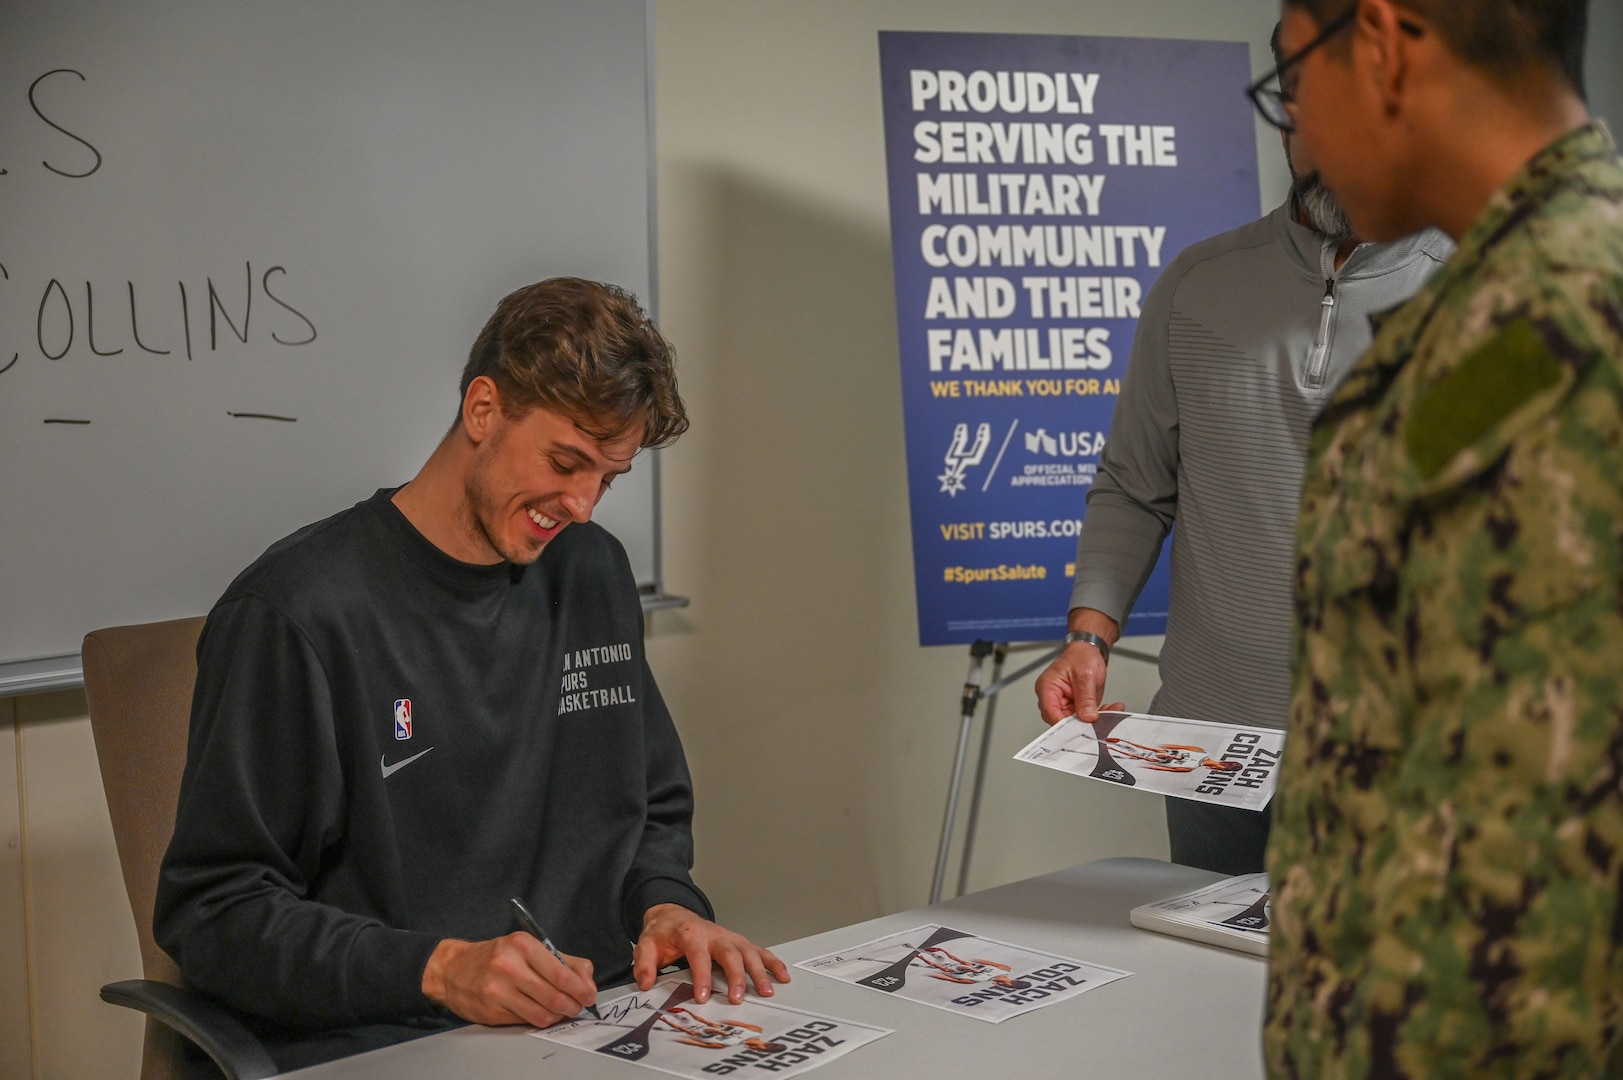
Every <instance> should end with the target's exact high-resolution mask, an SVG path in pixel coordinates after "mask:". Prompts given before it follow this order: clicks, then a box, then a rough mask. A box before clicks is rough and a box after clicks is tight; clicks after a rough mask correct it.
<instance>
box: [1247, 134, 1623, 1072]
mask: <svg viewBox="0 0 1623 1080" xmlns="http://www.w3.org/2000/svg"><path fill="white" fill-rule="evenodd" d="M1296 570H1297V582H1296V597H1297V614H1298V620H1299V622H1298V628H1297V637H1296V644H1295V657H1294V663H1295V668H1294V676H1295V677H1294V690H1293V696H1292V703H1291V712H1290V722H1289V728H1288V730H1289V735H1288V737H1287V740H1286V745H1285V759H1284V762H1283V764H1282V766H1281V776H1280V785H1279V792H1278V794H1277V795H1276V797H1275V800H1274V831H1273V839H1272V842H1271V844H1270V846H1269V852H1268V870H1269V872H1270V874H1271V875H1272V880H1273V882H1274V928H1273V941H1272V944H1271V949H1272V956H1271V957H1270V969H1269V986H1268V1020H1267V1026H1266V1030H1265V1035H1264V1044H1265V1052H1266V1058H1267V1062H1268V1067H1269V1071H1270V1073H1271V1074H1272V1075H1274V1076H1281V1077H1311V1078H1315V1080H1335V1078H1340V1077H1428V1078H1430V1077H1453V1076H1472V1077H1477V1076H1483V1077H1578V1076H1583V1077H1593V1076H1623V1034H1620V1033H1623V905H1620V892H1623V163H1620V162H1619V160H1618V157H1617V149H1616V147H1615V146H1614V145H1613V143H1612V141H1611V138H1610V137H1609V135H1608V134H1607V132H1606V129H1605V128H1604V127H1603V126H1601V125H1600V124H1598V123H1597V124H1591V125H1589V126H1587V127H1584V128H1581V129H1579V130H1577V131H1575V132H1572V133H1570V134H1568V135H1566V136H1564V137H1563V138H1562V139H1560V140H1558V141H1557V142H1555V143H1554V144H1552V145H1551V146H1550V147H1548V148H1547V149H1546V150H1544V151H1543V152H1542V153H1541V154H1539V155H1538V156H1537V157H1535V158H1534V159H1533V160H1532V161H1531V162H1529V163H1528V165H1527V166H1526V167H1525V168H1524V169H1523V170H1522V171H1521V172H1520V173H1519V174H1518V175H1517V176H1516V177H1515V178H1514V179H1513V180H1512V181H1511V182H1510V183H1509V184H1508V185H1507V186H1506V187H1505V188H1503V189H1501V190H1500V191H1499V192H1498V193H1496V194H1495V195H1494V197H1493V198H1492V200H1491V201H1490V203H1489V205H1488V206H1487V208H1486V209H1485V210H1484V212H1483V214H1482V216H1481V217H1480V218H1479V219H1478V220H1477V222H1476V223H1475V224H1474V225H1473V226H1472V228H1471V229H1470V230H1469V231H1468V232H1467V234H1466V235H1465V237H1463V238H1462V242H1461V244H1460V247H1459V250H1458V252H1457V253H1456V255H1455V256H1454V258H1453V260H1452V261H1451V262H1450V263H1449V264H1448V265H1447V266H1446V267H1444V269H1443V270H1442V272H1441V273H1439V274H1438V275H1437V276H1436V277H1435V278H1433V279H1432V281H1431V282H1430V283H1429V284H1428V285H1427V286H1426V288H1425V289H1423V290H1422V291H1421V292H1420V293H1419V294H1418V295H1417V296H1416V297H1415V298H1414V299H1413V300H1412V301H1410V302H1409V303H1408V304H1406V305H1404V306H1403V307H1401V308H1399V309H1397V310H1396V311H1395V312H1393V313H1391V314H1390V315H1389V316H1387V317H1386V318H1384V319H1383V320H1382V321H1381V325H1380V327H1379V330H1378V333H1377V335H1376V338H1375V341H1374V343H1373V344H1372V345H1371V347H1370V350H1369V352H1368V353H1366V354H1365V355H1364V356H1363V357H1362V358H1361V359H1360V360H1359V361H1358V363H1357V365H1355V367H1354V368H1353V370H1352V372H1351V374H1350V375H1349V377H1348V379H1347V381H1346V382H1345V383H1343V385H1342V387H1341V388H1340V390H1339V391H1338V393H1337V394H1336V396H1335V398H1334V399H1333V400H1332V402H1331V404H1330V405H1329V406H1328V408H1327V409H1326V411H1325V413H1324V414H1323V416H1322V417H1321V419H1320V422H1319V426H1318V428H1317V429H1316V431H1315V433H1314V438H1313V443H1312V449H1311V455H1310V459H1309V464H1308V469H1307V476H1306V481H1305V485H1304V489H1303V495H1302V511H1301V518H1300V521H1299V524H1298V529H1297V566H1296Z"/></svg>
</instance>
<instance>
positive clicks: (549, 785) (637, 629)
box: [153, 490, 711, 1031]
mask: <svg viewBox="0 0 1623 1080" xmlns="http://www.w3.org/2000/svg"><path fill="white" fill-rule="evenodd" d="M391 494H392V492H391V491H388V490H384V491H379V492H378V493H377V494H376V495H375V496H373V497H372V498H371V499H369V500H367V501H366V502H363V503H360V504H358V505H357V506H355V507H354V508H353V509H350V510H347V511H345V512H343V513H341V514H338V515H336V516H334V517H331V518H329V519H327V520H326V521H322V522H319V523H317V524H315V525H311V526H309V527H307V528H305V529H302V530H300V531H299V532H297V533H295V534H293V535H292V536H290V537H288V538H286V539H285V540H282V541H280V542H279V543H277V544H276V545H274V546H273V547H272V548H271V549H270V550H269V551H267V552H266V553H265V554H264V555H263V556H261V557H260V558H259V560H258V561H257V562H255V563H254V564H253V565H252V566H250V567H249V568H248V569H247V570H245V571H243V573H242V574H241V575H240V576H239V577H238V578H237V580H236V581H235V582H233V583H232V585H231V587H230V588H229V589H227V590H226V593H225V595H224V596H223V597H222V598H221V599H220V601H219V603H218V604H217V605H215V608H214V610H213V611H212V612H211V613H210V614H209V618H208V623H207V626H206V627H205V628H204V631H203V636H202V639H201V640H200V642H199V643H198V677H197V690H196V693H195V696H194V698H193V702H192V726H191V738H190V743H189V746H188V751H187V758H186V771H185V775H184V778H183V780H182V783H181V791H180V804H179V811H178V814H177V817H176V821H175V834H174V839H173V840H172V842H171V843H170V846H169V851H168V854H167V855H166V856H165V858H164V863H163V870H162V875H161V878H160V881H159V885H158V895H157V907H156V912H155V915H154V920H153V921H154V931H155V934H156V937H157V941H158V944H160V945H161V946H162V947H163V948H164V949H165V950H167V951H168V953H169V954H170V955H171V956H173V957H174V958H175V960H176V961H177V962H178V963H179V965H180V969H181V972H182V973H183V974H184V976H185V978H186V980H187V982H188V983H189V984H190V985H192V986H193V987H195V988H197V989H199V990H202V991H204V992H206V993H208V994H212V995H214V996H216V997H218V998H220V999H221V1000H223V1001H225V1002H226V1003H228V1004H230V1005H232V1006H234V1007H236V1008H237V1009H239V1010H242V1011H244V1012H248V1013H251V1014H253V1015H255V1016H258V1017H262V1018H264V1019H265V1020H268V1021H272V1022H274V1024H276V1025H285V1026H287V1027H288V1028H289V1029H294V1030H303V1031H313V1030H320V1029H335V1028H349V1027H357V1026H361V1025H369V1024H377V1023H384V1024H395V1023H407V1024H419V1025H426V1026H430V1027H432V1026H435V1025H436V1024H442V1023H444V1021H445V1019H446V1014H444V1013H443V1011H441V1010H438V1009H437V1008H436V1007H435V1006H434V1005H433V1004H432V1003H431V1002H430V1001H428V1000H427V999H426V998H425V997H424V996H423V994H422V990H421V986H422V974H423V968H424V966H425V965H426V963H427V961H428V957H429V954H430V953H431V952H432V951H433V950H434V947H435V945H436V944H438V943H439V941H440V940H441V939H443V938H446V937H459V938H466V939H470V940H482V939H486V938H492V937H497V936H499V935H502V934H505V933H509V932H511V931H513V930H515V929H517V926H516V925H515V924H514V922H513V918H512V915H511V913H510V909H509V906H508V903H507V901H508V898H509V897H514V896H517V897H522V898H523V899H524V900H525V902H526V903H527V904H528V905H529V907H530V910H531V911H532V912H534V914H535V916H536V918H537V919H538V920H539V921H540V923H541V925H542V926H544V927H546V928H547V930H548V931H549V933H550V934H551V935H552V937H553V940H554V941H555V942H556V943H557V945H558V947H559V948H560V949H562V950H563V951H564V952H566V953H572V954H575V955H579V956H585V957H588V958H590V959H591V961H592V963H593V964H594V965H595V967H596V973H597V980H598V983H599V985H602V986H608V985H613V984H614V983H618V982H622V981H624V980H625V979H626V978H627V977H628V975H629V972H630V964H631V942H632V941H633V940H635V938H636V937H637V935H638V933H639V932H640V930H641V925H642V916H643V913H644V912H645V911H646V910H647V909H648V908H649V907H652V906H653V905H655V904H658V903H664V902H672V903H677V904H681V905H683V906H684V907H687V908H690V909H692V910H694V911H696V912H699V913H700V914H702V915H705V916H707V917H709V916H710V915H711V910H710V905H709V902H708V901H707V900H706V899H705V897H704V894H703V893H701V892H700V891H699V890H698V888H697V887H696V886H695V885H694V884H693V881H692V879H691V878H690V877H689V874H688V871H689V868H690V867H691V865H692V851H693V845H692V834H691V829H690V825H691V821H692V812H693V798H692V790H691V785H690V782H689V779H688V771H687V764H686V762H685V760H684V758H683V755H682V747H681V744H680V742H679V741H678V739H677V735H676V730H675V728H674V727H673V726H672V723H671V719H670V714H669V713H668V712H667V711H666V709H665V705H664V702H663V701H662V700H661V699H660V696H659V690H658V689H657V688H656V687H655V685H654V680H653V678H652V676H651V675H650V673H649V671H648V667H647V664H646V662H645V660H644V657H643V647H642V612H641V608H640V606H639V604H638V601H637V593H636V586H635V582H634V579H633V577H632V574H631V568H630V566H629V564H628V563H627V560H626V556H625V552H624V550H623V549H622V548H621V547H620V545H619V543H618V542H617V541H615V540H614V538H613V537H611V536H610V535H609V534H608V533H607V532H605V531H604V530H603V529H601V528H599V527H598V526H596V525H590V524H586V525H579V524H577V525H570V526H569V527H568V528H566V529H564V530H563V532H562V533H560V534H559V535H558V536H557V538H556V539H554V540H553V541H552V542H551V543H550V544H548V545H547V547H546V549H545V550H544V551H543V553H542V556H541V558H540V559H539V560H538V561H537V562H536V563H535V564H534V565H532V566H530V567H527V568H525V567H515V566H510V565H507V564H501V565H496V566H476V565H471V564H468V563H462V562H459V561H457V560H455V559H452V558H451V557H450V556H448V555H446V554H445V553H443V552H441V551H440V550H439V549H438V548H436V547H434V545H433V544H432V543H430V542H429V541H428V540H427V539H426V538H424V537H423V536H422V535H421V534H420V533H418V532H417V531H416V529H415V528H413V527H412V525H411V524H410V522H408V521H407V520H406V518H405V517H404V516H403V515H402V514H401V513H400V511H399V510H398V509H397V508H396V507H395V506H394V504H393V503H391V502H390V501H389V497H390V495H391Z"/></svg>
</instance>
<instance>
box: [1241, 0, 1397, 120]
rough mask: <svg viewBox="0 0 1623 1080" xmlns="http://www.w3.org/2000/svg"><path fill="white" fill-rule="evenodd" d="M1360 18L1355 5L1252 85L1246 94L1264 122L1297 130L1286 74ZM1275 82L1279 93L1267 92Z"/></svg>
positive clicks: (1293, 95) (1292, 93)
mask: <svg viewBox="0 0 1623 1080" xmlns="http://www.w3.org/2000/svg"><path fill="white" fill-rule="evenodd" d="M1357 15H1358V5H1357V4H1356V3H1354V4H1353V5H1351V6H1350V7H1348V8H1347V10H1346V11H1343V12H1342V13H1341V14H1340V15H1337V16H1336V17H1335V18H1334V19H1331V20H1330V22H1329V23H1328V24H1327V25H1326V26H1325V28H1324V29H1323V30H1320V31H1319V36H1318V37H1316V38H1314V39H1313V40H1312V41H1310V42H1308V43H1307V44H1306V45H1303V46H1302V47H1301V48H1300V49H1298V50H1296V51H1295V52H1294V53H1292V54H1291V55H1289V56H1287V57H1285V59H1283V60H1281V61H1280V62H1279V66H1278V67H1276V68H1274V70H1272V71H1270V72H1269V73H1268V74H1266V75H1264V76H1263V77H1262V78H1260V79H1258V80H1257V81H1256V82H1254V83H1252V84H1251V88H1250V89H1249V90H1247V91H1246V95H1247V96H1248V97H1250V98H1251V104H1253V105H1255V106H1256V107H1257V111H1258V112H1259V113H1261V114H1262V118H1263V119H1264V120H1266V121H1268V122H1269V123H1270V124H1272V125H1274V127H1276V128H1278V129H1279V130H1280V131H1295V130H1296V118H1295V117H1294V116H1292V115H1291V111H1290V105H1291V103H1292V102H1293V101H1295V100H1296V94H1295V92H1294V91H1292V92H1289V93H1287V92H1286V91H1285V89H1284V86H1285V72H1287V71H1289V70H1290V69H1291V68H1293V67H1295V66H1296V65H1297V64H1300V63H1301V62H1302V61H1303V60H1304V59H1306V58H1307V55H1308V54H1309V53H1311V52H1312V51H1313V50H1314V49H1317V48H1318V47H1319V46H1320V45H1323V44H1324V43H1325V42H1326V41H1329V40H1330V39H1331V38H1333V37H1335V36H1336V35H1337V34H1339V33H1341V32H1342V31H1343V30H1345V29H1346V28H1347V27H1349V26H1351V25H1352V21H1353V19H1354V18H1355V17H1356V16H1357ZM1406 29H1407V28H1406ZM1276 79H1277V80H1279V86H1280V89H1278V90H1270V89H1268V88H1267V86H1268V84H1269V83H1271V82H1273V81H1274V80H1276Z"/></svg>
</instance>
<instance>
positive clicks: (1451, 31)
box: [1285, 0, 1589, 97]
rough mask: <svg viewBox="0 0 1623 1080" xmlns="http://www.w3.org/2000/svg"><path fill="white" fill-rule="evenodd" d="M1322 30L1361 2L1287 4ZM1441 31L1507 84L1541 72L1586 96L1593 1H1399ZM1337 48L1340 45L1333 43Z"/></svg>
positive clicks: (1457, 51) (1457, 50) (1290, 0)
mask: <svg viewBox="0 0 1623 1080" xmlns="http://www.w3.org/2000/svg"><path fill="white" fill-rule="evenodd" d="M1285 2H1286V3H1287V4H1289V5H1290V6H1291V7H1294V8H1302V9H1304V10H1306V11H1307V13H1308V14H1310V15H1312V16H1313V21H1314V22H1316V23H1318V24H1319V25H1320V26H1325V25H1327V24H1328V23H1329V22H1330V21H1331V20H1332V19H1334V18H1336V17H1337V16H1338V15H1341V14H1342V13H1344V12H1345V11H1346V10H1347V9H1348V8H1350V7H1352V6H1353V3H1354V2H1356V0H1352V2H1349V0H1285ZM1393 2H1394V3H1395V4H1397V5H1398V6H1399V7H1402V8H1407V9H1408V10H1410V11H1412V12H1414V13H1415V14H1416V15H1418V16H1420V17H1421V18H1422V19H1424V20H1426V22H1427V23H1429V24H1430V25H1431V26H1433V27H1435V28H1436V30H1437V33H1438V35H1439V36H1441V37H1442V39H1443V42H1444V43H1445V44H1446V45H1447V46H1448V48H1449V50H1450V51H1451V52H1453V53H1454V55H1456V56H1458V57H1459V58H1460V59H1461V60H1464V61H1465V62H1466V63H1467V64H1470V65H1471V66H1472V67H1474V68H1479V69H1481V70H1482V71H1485V72H1487V73H1488V74H1490V75H1492V76H1494V77H1495V78H1496V79H1498V80H1499V81H1500V82H1502V83H1508V82H1512V81H1514V80H1515V79H1516V77H1517V76H1519V75H1526V74H1528V72H1529V71H1531V70H1533V69H1535V68H1544V69H1547V70H1548V71H1550V72H1552V73H1554V74H1557V75H1560V76H1561V77H1562V78H1564V79H1565V80H1566V81H1567V82H1568V83H1570V84H1571V86H1572V89H1573V90H1574V91H1576V92H1577V93H1578V96H1579V97H1582V96H1583V93H1584V38H1585V37H1586V36H1587V35H1588V32H1589V0H1393ZM1331 44H1334V43H1331Z"/></svg>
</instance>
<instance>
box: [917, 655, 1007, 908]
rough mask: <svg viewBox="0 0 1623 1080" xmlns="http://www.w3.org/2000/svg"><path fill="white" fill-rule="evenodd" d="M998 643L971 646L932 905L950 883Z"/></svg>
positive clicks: (937, 854)
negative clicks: (978, 720)
mask: <svg viewBox="0 0 1623 1080" xmlns="http://www.w3.org/2000/svg"><path fill="white" fill-rule="evenodd" d="M994 647H995V646H994V644H993V643H992V642H990V641H977V642H975V643H974V644H973V645H971V646H970V647H969V673H968V674H967V675H965V676H964V692H963V696H962V697H960V698H959V699H958V701H959V724H958V756H957V757H956V758H955V759H954V760H953V764H952V783H951V784H950V785H949V786H948V788H947V813H946V816H945V817H943V818H942V820H941V846H940V847H939V848H937V849H936V856H935V879H934V880H933V881H932V882H931V883H930V903H932V904H934V903H937V902H939V901H940V900H941V888H942V886H943V885H945V884H946V882H947V858H948V856H949V855H951V854H952V825H953V820H954V819H955V818H957V816H958V792H959V790H960V789H961V788H962V787H963V785H964V760H965V759H966V758H967V757H968V756H969V729H970V728H971V727H972V726H973V725H974V723H975V707H976V706H978V705H979V704H980V703H981V669H982V668H983V667H985V666H986V658H987V657H988V656H990V655H991V654H992V650H993V648H994Z"/></svg>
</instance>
